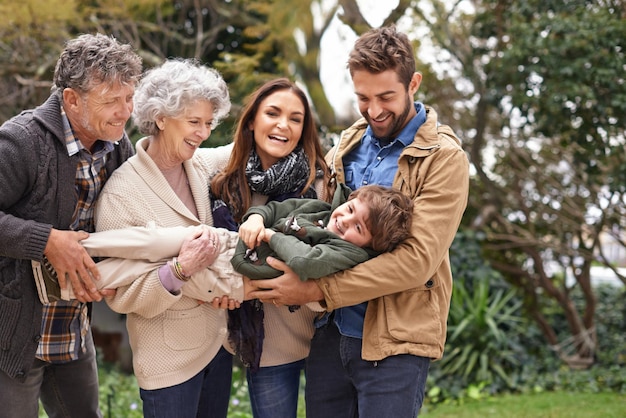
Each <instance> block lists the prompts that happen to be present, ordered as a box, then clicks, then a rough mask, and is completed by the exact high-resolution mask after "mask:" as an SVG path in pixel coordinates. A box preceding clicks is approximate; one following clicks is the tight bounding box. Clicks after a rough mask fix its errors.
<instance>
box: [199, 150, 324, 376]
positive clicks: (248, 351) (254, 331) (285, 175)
mask: <svg viewBox="0 0 626 418" xmlns="http://www.w3.org/2000/svg"><path fill="white" fill-rule="evenodd" d="M316 174H317V177H318V178H320V177H321V176H322V175H323V172H322V170H317V173H316ZM246 178H247V179H248V185H249V186H250V189H251V190H252V192H253V193H259V194H261V195H264V196H267V197H268V202H269V201H277V202H282V201H283V200H286V199H289V198H295V197H303V198H312V199H315V198H317V193H316V192H315V189H314V188H313V187H309V189H308V190H307V191H306V192H304V194H302V196H301V195H300V192H301V191H302V188H303V187H304V185H305V184H306V182H307V180H308V178H309V162H308V160H307V156H306V154H305V153H304V150H303V149H302V147H297V148H296V149H294V151H293V152H292V153H291V154H289V155H288V156H286V157H285V158H282V159H281V160H279V161H278V162H276V163H275V164H274V165H273V166H271V167H270V168H269V169H268V170H263V168H262V167H261V160H260V158H259V156H258V155H257V153H256V151H255V150H252V152H251V153H250V158H249V159H248V163H247V164H246ZM211 204H212V212H213V225H214V226H215V227H219V228H226V229H229V230H231V231H237V230H238V229H239V226H238V225H237V223H236V222H235V220H234V219H233V216H232V208H229V207H228V205H227V204H226V203H225V202H224V201H223V200H221V199H216V198H214V196H213V195H211ZM264 316H265V314H264V312H263V304H262V303H261V302H260V301H259V300H258V299H255V300H249V301H244V302H243V303H242V304H241V307H240V308H238V309H235V310H232V311H231V310H229V311H228V330H229V337H228V340H229V342H230V343H231V345H232V347H233V349H234V350H235V353H236V354H237V356H238V357H239V359H240V360H241V362H242V363H243V365H244V366H246V367H249V368H250V371H252V372H255V371H257V370H258V369H259V367H260V362H261V353H262V350H263V340H264V339H265V331H264V327H263V319H264Z"/></svg>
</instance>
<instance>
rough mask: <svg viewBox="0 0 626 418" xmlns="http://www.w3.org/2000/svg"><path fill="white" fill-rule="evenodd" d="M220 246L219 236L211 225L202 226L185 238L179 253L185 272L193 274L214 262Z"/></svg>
mask: <svg viewBox="0 0 626 418" xmlns="http://www.w3.org/2000/svg"><path fill="white" fill-rule="evenodd" d="M220 246H221V243H220V240H219V236H218V235H217V233H216V232H215V230H214V229H213V228H210V227H205V228H202V229H201V230H199V231H197V232H194V233H193V234H192V235H191V236H190V237H189V238H187V239H185V241H184V242H183V245H182V246H181V248H180V253H179V254H178V262H179V263H180V265H181V266H182V269H183V272H184V274H185V275H187V276H191V275H193V274H194V273H197V272H198V271H200V270H202V269H205V268H207V267H208V266H210V265H211V264H213V262H215V259H216V258H217V257H218V255H219V253H220Z"/></svg>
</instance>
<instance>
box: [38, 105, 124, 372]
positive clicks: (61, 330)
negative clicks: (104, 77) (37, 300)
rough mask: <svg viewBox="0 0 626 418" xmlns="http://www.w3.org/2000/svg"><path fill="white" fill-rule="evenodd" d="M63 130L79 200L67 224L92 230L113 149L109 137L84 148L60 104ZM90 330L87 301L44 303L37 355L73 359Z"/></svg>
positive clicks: (62, 360) (52, 359)
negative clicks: (73, 158)
mask: <svg viewBox="0 0 626 418" xmlns="http://www.w3.org/2000/svg"><path fill="white" fill-rule="evenodd" d="M61 117H62V119H63V127H64V131H65V145H66V147H67V153H68V155H69V156H72V155H75V154H78V156H79V160H78V166H77V167H76V185H75V190H76V196H77V197H78V203H77V205H76V210H75V211H74V216H73V218H72V219H73V220H72V225H70V228H71V229H72V230H73V231H79V230H83V231H87V232H94V231H95V228H94V216H93V209H94V205H95V203H96V199H97V197H98V194H99V193H100V191H101V190H102V186H103V185H104V182H105V180H106V170H105V167H104V165H105V163H106V160H107V154H109V153H110V152H111V151H112V150H113V149H114V145H113V143H111V142H109V141H97V142H96V145H95V149H94V152H93V153H91V152H89V150H87V149H85V148H84V147H83V145H82V144H81V143H80V141H79V140H78V139H76V137H75V136H74V132H73V131H72V128H71V126H70V123H69V120H68V119H67V116H66V115H65V111H64V110H63V108H62V107H61ZM88 330H89V318H88V315H87V304H86V303H81V302H79V301H77V300H71V301H58V302H54V303H51V304H49V305H44V307H43V321H42V324H41V340H40V342H39V347H37V353H36V354H35V355H36V356H37V358H39V359H41V360H44V361H47V362H50V363H65V362H68V361H72V360H76V359H77V358H78V355H79V353H80V352H81V351H84V349H85V339H84V337H85V335H86V334H87V332H88Z"/></svg>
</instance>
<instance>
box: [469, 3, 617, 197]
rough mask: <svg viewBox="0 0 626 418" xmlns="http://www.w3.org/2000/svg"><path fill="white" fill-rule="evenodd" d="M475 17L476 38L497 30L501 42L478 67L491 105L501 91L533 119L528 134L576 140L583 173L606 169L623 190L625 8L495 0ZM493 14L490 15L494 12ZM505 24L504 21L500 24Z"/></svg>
mask: <svg viewBox="0 0 626 418" xmlns="http://www.w3.org/2000/svg"><path fill="white" fill-rule="evenodd" d="M485 4H487V5H490V6H491V7H492V9H491V10H488V12H487V13H486V14H485V15H483V16H482V19H483V22H485V24H484V25H481V26H480V28H481V29H482V30H483V31H484V32H479V33H480V34H481V35H482V36H490V35H492V36H497V37H498V39H499V42H501V45H502V46H503V47H502V49H501V51H500V53H499V56H498V57H497V58H494V59H492V60H491V61H490V63H489V64H488V65H487V66H486V67H485V71H486V73H487V74H488V88H490V89H492V91H494V92H496V94H494V95H492V96H491V98H492V100H493V103H494V104H496V105H498V106H499V105H501V104H502V99H503V98H504V97H508V98H510V104H511V105H513V106H514V107H515V108H517V109H519V110H520V111H521V117H522V118H524V119H525V120H527V121H528V122H529V123H531V124H533V126H534V129H535V132H536V133H537V134H541V135H543V136H546V137H553V138H560V139H561V146H563V147H565V146H568V145H572V144H576V146H577V148H575V152H574V154H575V161H576V163H577V164H580V165H581V166H583V167H584V169H585V170H586V172H587V174H588V175H604V174H606V169H607V163H606V160H607V159H609V158H611V157H613V158H619V156H620V155H621V156H622V157H621V164H618V165H617V166H615V165H611V166H610V167H609V169H611V170H612V174H613V177H614V178H613V179H612V181H611V185H615V187H617V188H619V189H620V190H621V191H622V192H623V191H626V174H625V173H626V171H625V170H624V159H623V149H624V148H623V147H624V142H623V138H622V141H616V137H619V136H620V135H622V134H623V132H624V129H626V119H625V118H623V117H621V115H623V114H624V113H625V112H626V80H625V78H624V62H626V25H624V6H623V5H622V4H621V3H619V2H618V3H614V4H611V2H605V1H588V0H572V1H567V2H548V3H546V2H545V1H542V0H535V1H530V2H514V3H512V4H511V5H510V6H509V7H506V8H498V6H497V3H496V2H485ZM494 12H495V13H494ZM504 22H506V27H503V23H504Z"/></svg>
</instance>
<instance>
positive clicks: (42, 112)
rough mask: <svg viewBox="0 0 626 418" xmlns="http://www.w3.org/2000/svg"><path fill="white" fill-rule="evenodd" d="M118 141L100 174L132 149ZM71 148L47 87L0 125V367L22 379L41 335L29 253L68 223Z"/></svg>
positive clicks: (38, 254) (72, 204) (39, 253)
mask: <svg viewBox="0 0 626 418" xmlns="http://www.w3.org/2000/svg"><path fill="white" fill-rule="evenodd" d="M133 153H134V151H133V146H132V144H131V142H130V141H129V140H128V139H124V140H122V141H119V142H118V144H117V145H116V146H115V149H114V151H113V152H112V153H110V154H109V158H108V160H107V163H106V170H107V178H108V177H109V176H110V174H111V173H112V172H113V170H115V169H116V168H117V167H119V166H120V165H121V164H122V163H123V162H124V161H125V160H126V159H127V158H128V157H130V156H131V155H133ZM77 163H78V155H74V156H71V157H70V156H68V155H67V148H66V146H65V142H64V134H63V124H62V118H61V113H60V103H59V99H58V97H57V96H56V95H55V94H52V95H51V96H50V97H49V98H48V100H47V101H46V102H45V103H44V104H42V105H41V106H39V107H37V108H36V109H34V110H26V111H24V112H22V113H21V114H20V115H18V116H16V117H14V118H12V119H10V120H9V121H7V122H6V123H4V124H3V125H2V126H1V127H0V318H2V320H1V321H0V369H2V371H4V372H5V373H7V374H8V375H9V376H11V377H13V378H16V379H18V380H20V381H23V380H24V379H25V377H26V374H27V373H28V371H29V370H30V368H31V367H32V364H33V360H34V357H35V351H36V349H37V345H38V343H39V339H40V331H41V330H40V328H41V320H42V305H41V303H40V302H39V298H38V297H37V289H36V287H35V282H34V278H33V274H32V269H31V263H30V260H40V259H42V258H43V251H44V248H45V246H46V243H47V241H48V237H49V235H50V230H51V228H56V229H62V230H63V229H69V225H70V223H71V221H72V216H73V213H74V209H75V208H76V204H77V196H76V193H75V191H74V184H75V178H76V166H77Z"/></svg>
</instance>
